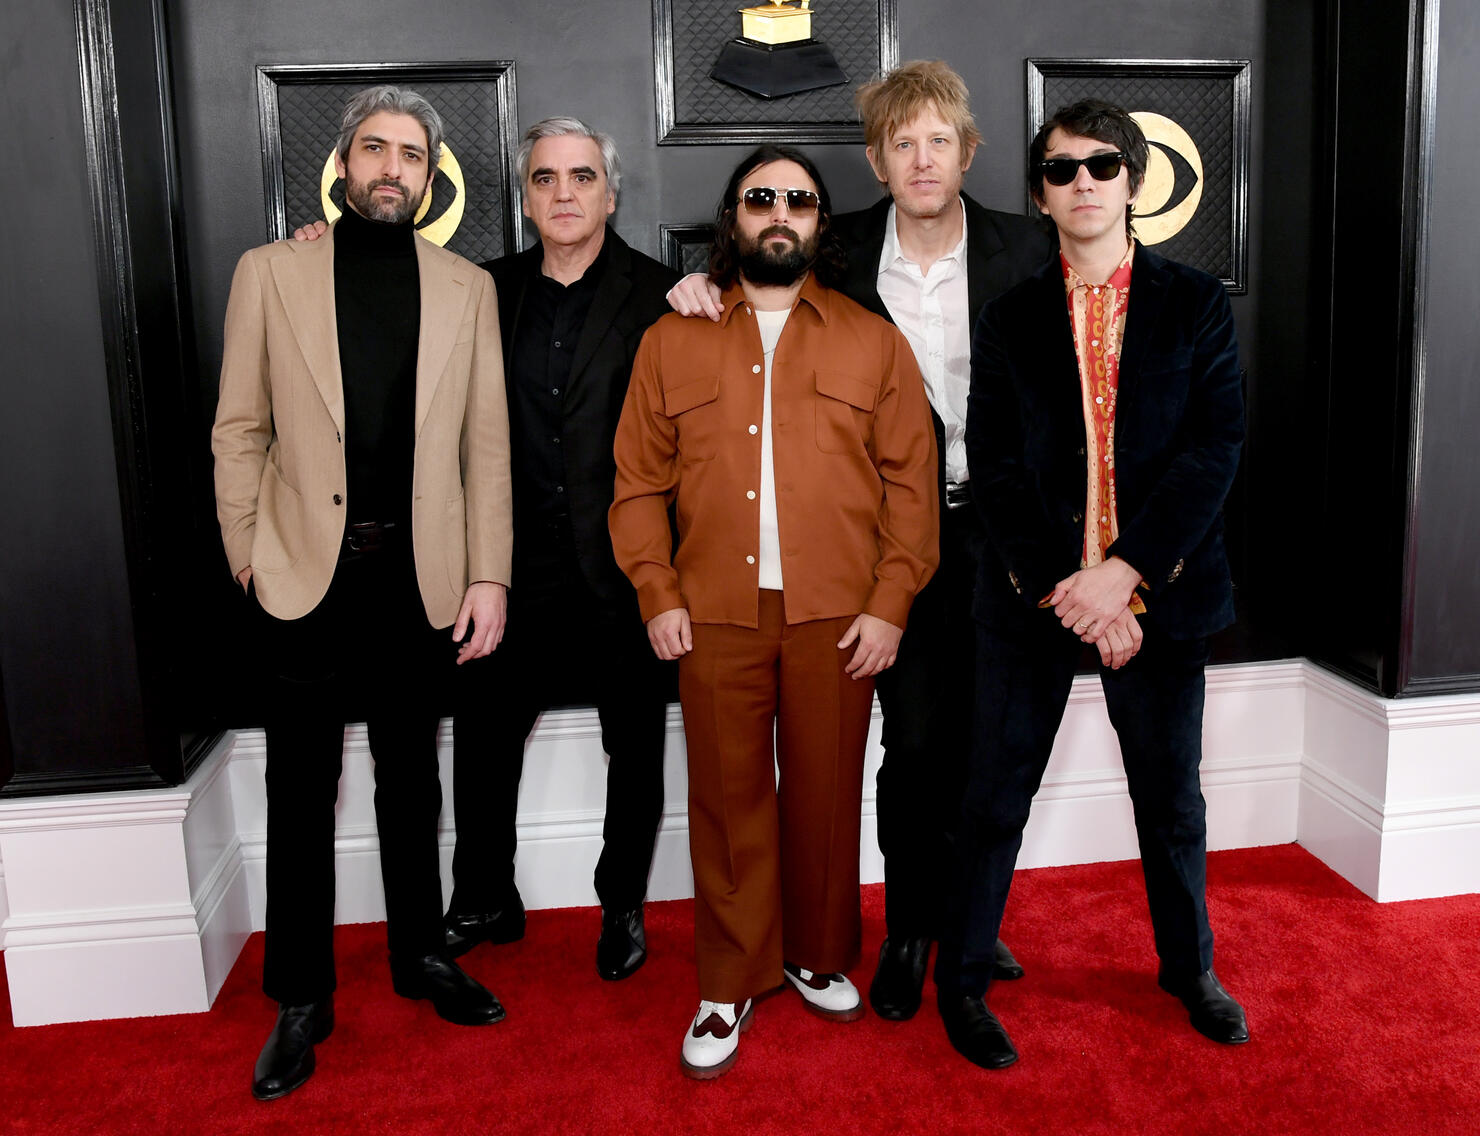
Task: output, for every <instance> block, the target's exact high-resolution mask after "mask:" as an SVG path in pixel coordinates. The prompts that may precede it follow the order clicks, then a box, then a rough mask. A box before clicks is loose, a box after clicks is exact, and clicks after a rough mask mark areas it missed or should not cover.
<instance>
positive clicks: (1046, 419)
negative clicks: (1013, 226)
mask: <svg viewBox="0 0 1480 1136" xmlns="http://www.w3.org/2000/svg"><path fill="white" fill-rule="evenodd" d="M1243 437H1244V414H1243V390H1242V383H1241V381H1240V377H1239V368H1238V344H1237V342H1236V340H1235V338H1234V327H1233V309H1232V308H1231V307H1230V306H1229V303H1228V295H1227V293H1226V292H1225V291H1224V288H1223V285H1222V284H1221V283H1220V282H1219V281H1218V280H1216V279H1214V278H1213V277H1212V276H1209V275H1208V274H1207V273H1204V272H1199V271H1198V270H1196V269H1194V268H1189V267H1187V266H1186V265H1183V264H1177V263H1176V262H1174V261H1170V260H1164V259H1163V258H1161V257H1159V256H1157V255H1156V254H1155V253H1152V252H1148V251H1147V250H1146V249H1145V248H1144V247H1143V246H1141V245H1137V246H1136V254H1135V259H1134V261H1133V264H1132V268H1131V294H1130V306H1129V309H1128V310H1127V313H1126V328H1125V342H1124V344H1123V346H1122V350H1121V361H1120V386H1119V394H1118V397H1117V402H1116V409H1115V477H1116V482H1115V484H1116V500H1117V506H1116V507H1117V515H1118V518H1119V522H1120V538H1119V539H1118V540H1117V541H1116V542H1115V543H1114V544H1113V545H1111V547H1110V552H1111V554H1112V555H1115V556H1119V557H1121V559H1123V560H1125V561H1126V562H1127V563H1128V564H1130V565H1131V566H1132V567H1133V568H1135V569H1136V570H1137V571H1138V572H1140V573H1141V575H1142V577H1143V578H1144V580H1145V583H1146V586H1147V595H1146V606H1147V613H1148V614H1147V617H1148V618H1149V619H1151V620H1153V621H1154V622H1155V623H1156V624H1157V625H1158V626H1159V627H1161V628H1162V629H1163V630H1164V631H1166V632H1167V634H1168V635H1170V636H1171V637H1172V638H1176V639H1190V638H1195V637H1198V636H1203V635H1210V634H1212V633H1213V632H1214V631H1217V630H1219V629H1221V628H1223V627H1226V626H1227V625H1228V624H1230V623H1232V622H1233V615H1234V612H1233V588H1232V583H1231V581H1230V578H1229V573H1228V558H1227V555H1226V554H1225V552H1224V548H1223V501H1224V498H1226V497H1227V496H1228V490H1229V488H1230V486H1232V484H1233V477H1234V474H1235V472H1236V471H1237V469H1238V460H1239V450H1240V448H1241V447H1242V445H1243ZM966 451H967V460H968V462H969V463H970V465H971V473H972V477H971V484H972V489H973V496H974V500H975V501H976V504H977V508H978V509H979V510H980V513H981V516H982V519H983V521H984V522H985V524H986V529H987V534H988V537H989V539H990V540H991V542H992V543H993V545H994V546H995V547H996V549H997V551H998V553H999V554H1000V560H994V559H993V558H991V557H986V558H984V559H983V562H982V567H981V575H980V576H979V578H978V580H977V594H976V609H975V610H976V615H977V617H978V618H979V619H983V620H986V621H988V622H992V621H993V620H995V619H998V618H1002V617H1008V616H1010V615H1011V613H1012V611H1013V610H1018V611H1020V610H1022V608H1023V606H1024V605H1026V606H1027V607H1028V608H1032V607H1034V606H1036V604H1037V603H1038V601H1039V600H1040V599H1042V598H1043V597H1044V596H1046V595H1047V594H1048V593H1049V592H1051V591H1052V590H1053V587H1054V585H1055V584H1056V583H1057V582H1058V581H1059V580H1061V579H1063V578H1064V577H1066V576H1068V575H1070V574H1071V573H1073V572H1075V571H1076V570H1077V569H1078V568H1079V562H1080V556H1081V553H1082V550H1083V543H1084V518H1083V510H1084V501H1085V489H1086V485H1085V478H1086V476H1087V471H1086V469H1085V435H1084V412H1083V407H1082V403H1081V396H1080V388H1079V368H1078V364H1077V363H1076V361H1075V356H1074V340H1073V332H1072V331H1071V330H1070V325H1069V312H1068V305H1067V303H1066V301H1065V297H1064V280H1063V274H1062V269H1061V267H1060V265H1059V263H1058V260H1057V258H1055V259H1054V260H1051V261H1050V262H1048V263H1047V264H1045V265H1044V266H1043V267H1042V268H1041V269H1040V270H1039V271H1038V272H1036V273H1034V275H1033V276H1032V277H1031V278H1030V279H1028V280H1026V281H1024V282H1023V283H1022V284H1020V285H1018V286H1017V287H1016V288H1014V289H1012V290H1011V291H1010V292H1007V293H1006V294H1004V295H1003V296H1001V297H1000V298H999V299H997V300H996V301H995V302H993V303H991V304H988V305H987V308H986V310H985V311H984V312H983V313H982V318H981V320H980V321H979V322H978V323H977V328H976V335H975V336H974V338H973V340H972V351H971V396H970V399H969V400H968V403H967V418H966Z"/></svg>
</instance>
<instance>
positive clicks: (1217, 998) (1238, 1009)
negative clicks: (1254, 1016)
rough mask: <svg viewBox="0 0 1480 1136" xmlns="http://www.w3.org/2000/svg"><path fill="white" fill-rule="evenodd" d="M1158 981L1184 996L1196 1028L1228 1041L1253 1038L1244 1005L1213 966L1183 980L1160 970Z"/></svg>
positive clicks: (1229, 1043)
mask: <svg viewBox="0 0 1480 1136" xmlns="http://www.w3.org/2000/svg"><path fill="white" fill-rule="evenodd" d="M1156 984H1157V985H1158V986H1160V987H1161V988H1162V989H1163V990H1165V991H1166V992H1167V993H1168V994H1172V995H1175V996H1176V997H1177V998H1179V999H1181V1002H1182V1005H1184V1006H1186V1007H1187V1016H1188V1017H1189V1018H1190V1019H1191V1021H1192V1028H1193V1029H1195V1030H1197V1032H1198V1033H1200V1034H1202V1035H1203V1036H1204V1037H1210V1038H1212V1039H1213V1040H1214V1041H1220V1042H1222V1043H1223V1044H1224V1045H1242V1044H1243V1043H1244V1042H1246V1041H1248V1040H1249V1023H1248V1021H1247V1020H1246V1019H1245V1018H1244V1008H1243V1007H1242V1006H1240V1005H1239V1004H1238V1003H1237V1002H1235V1001H1234V1000H1233V997H1232V995H1230V994H1229V993H1228V991H1227V990H1224V989H1223V983H1221V982H1219V981H1218V976H1217V975H1216V974H1214V973H1213V972H1212V971H1211V970H1205V971H1203V972H1202V973H1201V974H1199V975H1198V976H1197V977H1196V978H1193V979H1190V980H1183V981H1181V982H1178V981H1176V980H1174V979H1171V978H1169V977H1167V975H1166V974H1164V973H1163V974H1159V975H1157V978H1156Z"/></svg>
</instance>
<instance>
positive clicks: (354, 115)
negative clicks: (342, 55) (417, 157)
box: [335, 86, 442, 173]
mask: <svg viewBox="0 0 1480 1136" xmlns="http://www.w3.org/2000/svg"><path fill="white" fill-rule="evenodd" d="M382 111H389V112H390V113H391V114H407V115H410V116H411V117H412V118H414V119H416V121H417V122H419V123H421V128H422V129H423V130H425V131H426V133H427V161H428V162H429V163H430V165H429V166H428V167H427V168H428V169H430V170H431V171H433V172H434V173H435V172H436V169H437V163H438V162H440V161H441V160H442V116H441V115H440V114H438V113H437V108H436V107H434V106H432V104H431V103H429V102H427V101H426V99H425V98H423V97H422V96H421V95H419V94H417V93H416V92H415V91H412V90H407V89H406V88H405V87H391V86H380V87H366V88H365V89H364V90H363V91H361V92H359V93H358V94H357V95H355V96H354V97H353V98H351V99H350V100H349V102H347V103H345V104H344V117H343V118H341V119H340V120H339V141H338V142H337V143H335V147H336V148H337V149H338V151H339V160H340V161H341V162H347V161H348V160H349V148H350V144H351V143H352V142H354V140H355V131H356V130H358V129H360V124H361V123H362V122H364V121H365V120H366V119H367V118H369V117H370V116H371V115H372V114H379V113H381V112H382Z"/></svg>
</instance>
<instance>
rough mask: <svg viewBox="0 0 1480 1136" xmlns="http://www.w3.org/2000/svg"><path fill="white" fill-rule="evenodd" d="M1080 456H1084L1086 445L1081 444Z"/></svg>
mask: <svg viewBox="0 0 1480 1136" xmlns="http://www.w3.org/2000/svg"><path fill="white" fill-rule="evenodd" d="M1079 456H1080V457H1084V447H1083V446H1080V447H1079Z"/></svg>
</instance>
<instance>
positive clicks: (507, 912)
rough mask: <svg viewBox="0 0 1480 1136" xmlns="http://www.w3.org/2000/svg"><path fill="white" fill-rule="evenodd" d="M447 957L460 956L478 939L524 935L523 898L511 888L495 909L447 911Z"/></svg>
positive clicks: (498, 939) (509, 938) (493, 940)
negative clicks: (467, 911)
mask: <svg viewBox="0 0 1480 1136" xmlns="http://www.w3.org/2000/svg"><path fill="white" fill-rule="evenodd" d="M446 927H447V957H448V958H461V957H462V956H463V955H465V954H467V953H468V952H469V951H470V950H472V949H473V948H474V947H476V946H477V945H478V944H479V943H513V942H517V941H518V940H520V939H522V938H524V901H523V900H521V899H520V898H519V893H518V892H515V893H514V894H513V895H511V896H510V897H509V898H508V900H506V901H505V903H504V905H503V906H502V907H500V908H499V909H498V910H497V911H483V912H479V913H478V914H476V915H454V914H453V913H452V912H450V911H449V912H448V913H447V924H446Z"/></svg>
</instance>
